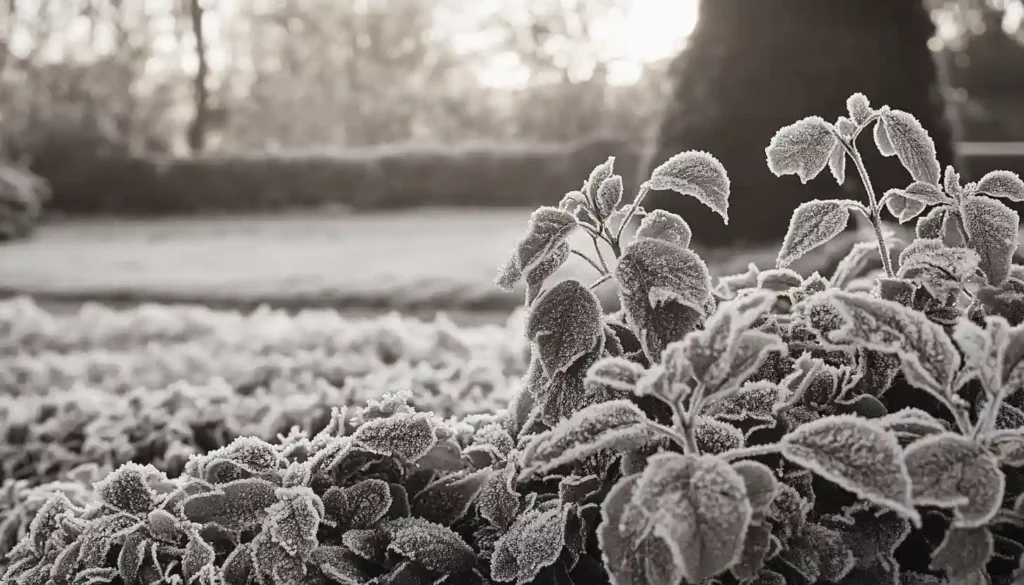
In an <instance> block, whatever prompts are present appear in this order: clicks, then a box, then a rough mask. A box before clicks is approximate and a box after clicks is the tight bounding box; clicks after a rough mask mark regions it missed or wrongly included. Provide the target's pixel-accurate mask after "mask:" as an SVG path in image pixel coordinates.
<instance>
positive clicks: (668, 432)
mask: <svg viewBox="0 0 1024 585" xmlns="http://www.w3.org/2000/svg"><path fill="white" fill-rule="evenodd" d="M648 428H649V429H650V430H651V431H653V432H654V433H655V434H657V435H661V436H663V437H668V438H669V439H672V441H673V442H675V444H677V445H679V447H681V448H682V449H683V452H684V453H691V451H690V447H689V445H688V440H687V438H686V437H684V436H682V435H680V434H679V433H677V432H676V431H675V430H673V429H670V428H668V427H666V426H663V425H660V424H658V423H656V422H651V423H650V424H649V425H648ZM694 446H696V445H694ZM694 454H696V453H695V452H694Z"/></svg>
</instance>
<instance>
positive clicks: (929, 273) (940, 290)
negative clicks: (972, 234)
mask: <svg viewBox="0 0 1024 585" xmlns="http://www.w3.org/2000/svg"><path fill="white" fill-rule="evenodd" d="M980 262H981V258H980V257H979V256H978V253H977V252H975V251H974V250H971V249H968V248H950V247H949V246H946V245H945V244H943V243H942V241H941V240H938V239H924V238H919V239H917V240H914V241H913V242H911V243H910V245H908V246H907V247H906V248H904V249H903V251H902V252H901V253H900V258H899V271H898V272H897V273H896V276H898V277H900V278H906V279H910V280H913V281H915V282H918V283H920V284H921V285H922V286H924V287H925V289H926V290H927V291H928V292H929V293H930V294H931V295H932V296H934V297H935V298H937V299H946V298H947V297H949V296H950V295H951V294H955V293H959V292H960V291H961V290H962V289H963V288H964V287H965V286H966V284H967V282H968V280H970V279H972V278H974V277H975V276H976V275H978V274H979V264H980Z"/></svg>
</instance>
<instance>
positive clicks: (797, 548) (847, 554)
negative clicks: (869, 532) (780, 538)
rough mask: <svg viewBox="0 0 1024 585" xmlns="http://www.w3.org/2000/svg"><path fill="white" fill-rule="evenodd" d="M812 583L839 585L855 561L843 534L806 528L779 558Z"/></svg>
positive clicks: (820, 527) (810, 525)
mask: <svg viewBox="0 0 1024 585" xmlns="http://www.w3.org/2000/svg"><path fill="white" fill-rule="evenodd" d="M779 556H780V557H781V558H782V559H783V560H784V561H785V563H786V564H787V565H789V567H790V568H792V569H794V570H795V571H796V572H797V573H799V574H800V575H802V576H803V577H804V578H805V579H807V580H808V581H810V582H826V583H835V582H840V581H841V580H842V579H843V577H845V576H846V575H847V574H848V573H849V572H850V570H851V569H853V566H854V563H855V561H856V559H854V557H853V551H851V550H850V547H848V546H847V545H846V542H845V539H844V538H843V536H842V534H840V533H839V532H837V531H835V530H832V529H830V528H826V527H824V526H822V525H820V524H807V525H806V526H804V528H803V530H802V531H800V533H799V534H797V535H796V536H795V538H793V539H791V540H790V542H789V543H788V546H787V547H786V548H785V549H784V550H783V551H782V552H781V554H780V555H779Z"/></svg>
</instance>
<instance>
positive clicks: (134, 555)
mask: <svg viewBox="0 0 1024 585" xmlns="http://www.w3.org/2000/svg"><path fill="white" fill-rule="evenodd" d="M148 548H149V542H148V541H147V540H146V538H145V537H144V536H143V535H142V533H141V532H135V533H133V534H130V535H128V536H127V537H125V539H124V544H122V545H121V552H120V553H118V555H117V572H118V573H120V575H121V578H122V579H124V582H125V583H134V582H135V579H136V577H138V574H139V569H140V568H141V567H142V563H143V561H145V559H146V552H147V549H148ZM52 576H53V575H52V574H51V577H52Z"/></svg>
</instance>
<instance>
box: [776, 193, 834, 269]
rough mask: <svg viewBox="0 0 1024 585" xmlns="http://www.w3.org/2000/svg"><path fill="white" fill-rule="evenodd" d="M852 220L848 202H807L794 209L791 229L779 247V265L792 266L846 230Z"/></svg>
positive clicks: (777, 263)
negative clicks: (780, 247)
mask: <svg viewBox="0 0 1024 585" xmlns="http://www.w3.org/2000/svg"><path fill="white" fill-rule="evenodd" d="M849 220H850V209H849V205H848V203H846V202H844V201H837V200H823V201H808V202H806V203H802V204H800V207H797V208H796V211H794V212H793V217H792V219H791V220H790V222H789V231H787V232H786V239H785V240H784V241H783V243H782V249H780V250H779V256H778V259H777V260H776V261H775V264H776V266H778V267H779V268H783V267H786V266H789V265H790V264H792V263H793V262H794V261H796V260H798V259H799V258H800V257H801V256H803V255H804V254H806V253H807V252H810V251H811V250H813V249H815V248H817V247H818V246H821V245H823V244H826V243H828V242H829V241H831V240H832V238H834V237H836V236H838V235H839V234H841V233H843V230H845V229H846V224H847V222H849Z"/></svg>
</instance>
